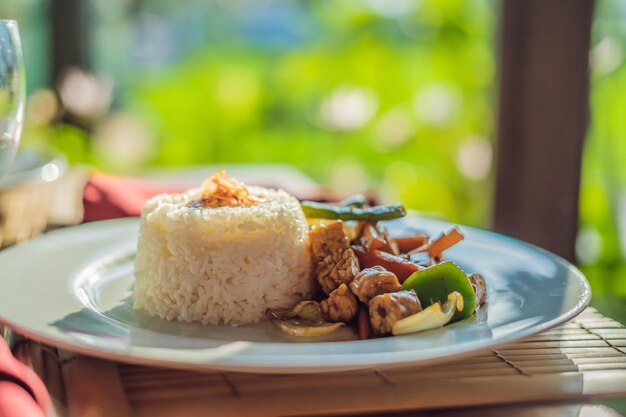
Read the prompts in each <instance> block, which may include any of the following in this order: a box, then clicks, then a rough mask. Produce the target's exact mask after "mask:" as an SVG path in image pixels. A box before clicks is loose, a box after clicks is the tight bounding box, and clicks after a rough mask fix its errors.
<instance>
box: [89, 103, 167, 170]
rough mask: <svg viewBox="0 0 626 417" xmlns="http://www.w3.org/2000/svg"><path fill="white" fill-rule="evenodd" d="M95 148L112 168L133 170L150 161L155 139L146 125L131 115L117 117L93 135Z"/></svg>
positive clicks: (123, 114)
mask: <svg viewBox="0 0 626 417" xmlns="http://www.w3.org/2000/svg"><path fill="white" fill-rule="evenodd" d="M94 147H95V150H96V152H97V153H98V155H99V156H100V157H102V158H103V159H104V160H105V161H106V162H107V163H108V164H109V165H110V166H111V167H113V168H117V169H120V170H129V169H130V170H132V169H133V168H138V166H140V165H141V164H143V163H144V162H146V161H147V159H148V158H150V157H151V156H152V155H153V153H154V150H155V143H154V136H153V135H152V132H151V131H150V129H149V128H148V126H147V125H146V124H145V122H144V121H142V120H141V119H139V118H138V117H136V116H133V115H132V114H128V113H115V114H112V115H111V116H110V117H108V118H107V119H106V120H105V121H104V122H102V123H101V124H100V125H99V126H97V128H96V129H95V131H94Z"/></svg>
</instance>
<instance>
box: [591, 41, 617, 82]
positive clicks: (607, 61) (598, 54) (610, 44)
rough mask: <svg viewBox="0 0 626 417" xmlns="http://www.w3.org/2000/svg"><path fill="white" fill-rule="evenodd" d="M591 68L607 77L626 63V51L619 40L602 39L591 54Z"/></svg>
mask: <svg viewBox="0 0 626 417" xmlns="http://www.w3.org/2000/svg"><path fill="white" fill-rule="evenodd" d="M589 61H590V62H591V68H593V70H594V71H595V72H596V73H597V74H599V75H606V74H609V73H611V72H613V71H614V70H616V69H617V68H618V67H619V66H620V65H621V64H622V62H623V61H624V50H623V48H622V45H621V43H620V41H619V40H617V39H615V38H614V37H612V36H606V37H604V38H602V40H601V41H600V42H598V44H597V45H596V46H594V47H593V49H591V52H590V53H589Z"/></svg>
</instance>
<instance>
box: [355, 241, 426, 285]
mask: <svg viewBox="0 0 626 417" xmlns="http://www.w3.org/2000/svg"><path fill="white" fill-rule="evenodd" d="M352 250H353V251H354V253H355V254H356V256H357V258H358V259H359V266H360V267H361V269H365V268H371V267H373V266H376V265H380V266H382V267H383V268H385V269H386V270H387V271H389V272H393V273H394V274H395V276H396V277H398V281H400V284H402V283H403V282H404V281H405V280H406V279H407V278H408V277H410V276H411V275H412V274H413V273H414V272H416V271H418V270H420V269H421V268H420V267H419V266H418V265H416V264H414V263H413V262H411V261H409V260H406V259H404V258H401V257H399V256H396V255H392V254H390V253H387V252H383V251H381V250H378V249H371V250H369V251H366V250H365V248H363V246H355V245H354V246H352Z"/></svg>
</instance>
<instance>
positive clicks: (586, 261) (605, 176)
mask: <svg viewBox="0 0 626 417" xmlns="http://www.w3.org/2000/svg"><path fill="white" fill-rule="evenodd" d="M625 19H626V4H625V3H623V2H620V1H619V0H602V1H598V2H596V8H595V11H594V24H593V33H592V50H591V53H590V58H591V68H592V77H591V95H590V100H591V105H590V107H591V124H590V129H589V133H588V136H587V142H586V146H585V152H584V155H583V169H582V180H581V196H580V223H581V230H580V234H579V239H578V245H577V252H578V258H579V262H580V264H581V268H582V270H583V272H585V274H586V275H587V277H588V278H589V280H590V282H591V285H592V289H593V292H594V303H595V304H596V305H600V304H605V303H606V304H607V305H606V309H607V313H609V314H611V315H613V316H615V317H616V318H618V319H621V320H622V321H626V309H625V308H624V306H625V305H626V262H625V259H626V124H624V121H625V120H626V119H625V116H624V115H626V101H625V100H624V92H626V65H624V58H625V53H626V26H625V25H624V21H625ZM607 296H608V298H607ZM611 297H616V298H611ZM616 300H621V301H616Z"/></svg>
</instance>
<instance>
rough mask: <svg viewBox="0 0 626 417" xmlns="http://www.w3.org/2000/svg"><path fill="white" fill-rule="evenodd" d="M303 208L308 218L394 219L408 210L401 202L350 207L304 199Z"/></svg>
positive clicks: (402, 215)
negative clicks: (405, 209) (387, 204)
mask: <svg viewBox="0 0 626 417" xmlns="http://www.w3.org/2000/svg"><path fill="white" fill-rule="evenodd" d="M301 204H302V210H303V211H304V215H305V216H306V217H308V218H315V219H333V220H365V221H379V220H393V219H398V218H400V217H404V216H405V215H406V212H405V211H404V207H403V206H402V205H400V204H392V205H389V206H374V207H363V208H359V207H348V206H338V205H334V204H325V203H317V202H315V201H302V203H301Z"/></svg>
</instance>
